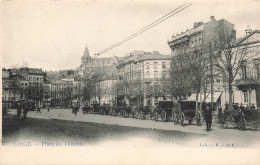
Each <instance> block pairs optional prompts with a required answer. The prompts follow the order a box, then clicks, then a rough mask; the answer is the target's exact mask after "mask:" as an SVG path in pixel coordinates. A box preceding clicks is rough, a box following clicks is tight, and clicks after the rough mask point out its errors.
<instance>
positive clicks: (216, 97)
mask: <svg viewBox="0 0 260 165" xmlns="http://www.w3.org/2000/svg"><path fill="white" fill-rule="evenodd" d="M221 93H222V92H214V97H213V102H216V101H217V100H218V98H219V97H220V95H221ZM204 96H205V93H202V94H201V100H202V102H207V103H210V102H211V93H206V99H205V97H204ZM204 99H205V100H204ZM188 101H196V93H192V94H191V96H190V97H189V99H188ZM198 101H200V93H199V94H198Z"/></svg>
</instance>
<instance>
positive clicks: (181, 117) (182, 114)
mask: <svg viewBox="0 0 260 165" xmlns="http://www.w3.org/2000/svg"><path fill="white" fill-rule="evenodd" d="M184 119H185V116H184V113H183V112H182V113H181V116H180V123H181V125H182V126H184Z"/></svg>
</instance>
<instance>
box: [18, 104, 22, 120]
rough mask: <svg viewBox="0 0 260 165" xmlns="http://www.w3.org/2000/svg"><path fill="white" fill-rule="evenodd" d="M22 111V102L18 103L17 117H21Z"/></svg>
mask: <svg viewBox="0 0 260 165" xmlns="http://www.w3.org/2000/svg"><path fill="white" fill-rule="evenodd" d="M21 113H22V106H21V104H20V103H17V118H18V119H19V118H20V117H21Z"/></svg>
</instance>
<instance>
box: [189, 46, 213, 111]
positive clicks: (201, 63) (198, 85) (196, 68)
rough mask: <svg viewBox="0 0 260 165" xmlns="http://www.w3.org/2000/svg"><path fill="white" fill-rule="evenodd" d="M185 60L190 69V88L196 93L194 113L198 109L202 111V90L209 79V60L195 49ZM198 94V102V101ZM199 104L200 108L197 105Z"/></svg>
mask: <svg viewBox="0 0 260 165" xmlns="http://www.w3.org/2000/svg"><path fill="white" fill-rule="evenodd" d="M186 58H187V59H186V60H187V61H188V66H189V69H190V73H191V74H190V76H191V79H192V81H191V86H192V89H193V91H195V93H196V112H198V110H199V109H200V112H201V110H202V98H201V96H202V90H203V86H205V85H206V84H207V80H208V78H209V77H210V76H209V75H210V73H209V72H208V71H209V67H210V66H209V58H208V57H207V55H206V54H202V51H201V50H199V49H197V50H195V51H193V52H192V53H189V54H187V56H186ZM199 94H200V101H199ZM199 102H200V108H199V104H198V103H199Z"/></svg>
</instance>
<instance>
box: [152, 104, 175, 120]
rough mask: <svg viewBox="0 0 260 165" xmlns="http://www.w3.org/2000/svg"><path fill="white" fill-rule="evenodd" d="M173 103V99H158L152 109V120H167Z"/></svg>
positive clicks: (171, 113) (170, 114)
mask: <svg viewBox="0 0 260 165" xmlns="http://www.w3.org/2000/svg"><path fill="white" fill-rule="evenodd" d="M173 105H174V102H173V101H159V104H158V105H157V107H156V108H155V110H154V111H153V115H152V120H155V121H158V120H161V121H162V122H165V121H168V120H169V119H170V118H171V117H172V115H173Z"/></svg>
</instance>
